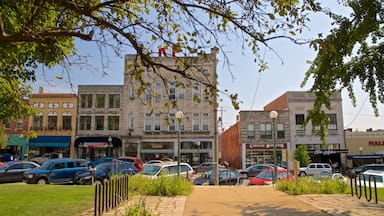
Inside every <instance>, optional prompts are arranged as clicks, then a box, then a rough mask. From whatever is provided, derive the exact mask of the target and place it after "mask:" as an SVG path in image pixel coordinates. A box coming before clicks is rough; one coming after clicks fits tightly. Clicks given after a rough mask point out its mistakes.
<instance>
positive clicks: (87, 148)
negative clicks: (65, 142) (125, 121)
mask: <svg viewBox="0 0 384 216" xmlns="http://www.w3.org/2000/svg"><path fill="white" fill-rule="evenodd" d="M121 146H122V144H121V139H120V138H119V137H113V136H100V137H79V138H77V139H76V140H75V149H76V156H77V158H83V159H86V160H89V161H94V160H97V159H99V158H103V157H115V158H117V157H119V156H121Z"/></svg>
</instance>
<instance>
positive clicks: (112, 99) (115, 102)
mask: <svg viewBox="0 0 384 216" xmlns="http://www.w3.org/2000/svg"><path fill="white" fill-rule="evenodd" d="M109 108H120V95H119V94H110V95H109Z"/></svg>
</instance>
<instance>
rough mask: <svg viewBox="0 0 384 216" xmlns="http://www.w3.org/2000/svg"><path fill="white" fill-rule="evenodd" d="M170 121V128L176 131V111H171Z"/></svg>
mask: <svg viewBox="0 0 384 216" xmlns="http://www.w3.org/2000/svg"><path fill="white" fill-rule="evenodd" d="M168 121H169V126H168V130H169V131H176V117H175V114H174V113H169V117H168Z"/></svg>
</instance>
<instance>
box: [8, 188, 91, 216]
mask: <svg viewBox="0 0 384 216" xmlns="http://www.w3.org/2000/svg"><path fill="white" fill-rule="evenodd" d="M93 197H94V187H91V186H78V185H32V184H31V185H30V184H19V183H17V184H0V215H7V216H19V215H23V216H35V215H56V216H73V215H76V214H78V213H79V212H82V211H83V210H86V209H89V208H92V207H93Z"/></svg>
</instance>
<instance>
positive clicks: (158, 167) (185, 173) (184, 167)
mask: <svg viewBox="0 0 384 216" xmlns="http://www.w3.org/2000/svg"><path fill="white" fill-rule="evenodd" d="M193 173H194V170H193V168H192V167H191V165H189V164H188V163H180V176H182V177H184V178H187V179H192V177H193ZM139 174H140V175H142V176H145V177H148V178H158V177H160V176H166V177H172V176H177V174H178V164H177V162H162V163H153V164H147V165H145V166H144V169H143V171H141V172H140V173H139Z"/></svg>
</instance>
